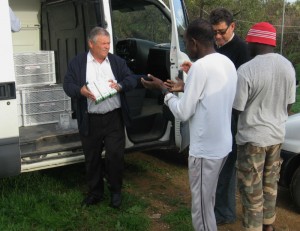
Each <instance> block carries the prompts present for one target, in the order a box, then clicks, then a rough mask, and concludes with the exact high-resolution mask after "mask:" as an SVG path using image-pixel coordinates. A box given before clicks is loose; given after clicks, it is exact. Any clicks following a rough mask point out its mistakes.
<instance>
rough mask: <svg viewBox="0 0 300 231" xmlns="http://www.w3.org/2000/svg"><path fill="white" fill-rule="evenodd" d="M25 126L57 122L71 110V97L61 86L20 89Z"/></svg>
mask: <svg viewBox="0 0 300 231" xmlns="http://www.w3.org/2000/svg"><path fill="white" fill-rule="evenodd" d="M19 91H20V98H21V103H20V105H21V110H22V114H21V116H22V121H23V126H32V125H39V124H49V123H57V122H59V120H60V114H62V113H65V112H70V111H71V98H69V97H68V96H67V95H66V94H65V92H64V90H63V88H62V87H61V86H58V85H55V86H48V87H38V88H27V89H20V90H19Z"/></svg>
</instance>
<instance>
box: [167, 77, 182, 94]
mask: <svg viewBox="0 0 300 231" xmlns="http://www.w3.org/2000/svg"><path fill="white" fill-rule="evenodd" d="M176 80H177V82H175V81H174V80H170V79H168V80H167V82H164V84H165V86H166V87H167V88H168V90H169V91H170V92H183V91H184V82H183V81H182V79H180V78H178V77H176Z"/></svg>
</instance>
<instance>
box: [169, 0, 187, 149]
mask: <svg viewBox="0 0 300 231" xmlns="http://www.w3.org/2000/svg"><path fill="white" fill-rule="evenodd" d="M169 2H170V10H171V19H172V39H171V50H170V63H171V67H170V73H171V79H172V80H174V81H176V79H175V78H176V77H177V76H179V75H180V71H181V68H180V65H181V64H182V63H183V62H184V61H190V59H189V57H188V56H187V54H186V49H185V44H184V33H185V30H186V28H187V25H188V16H187V11H186V7H185V4H184V1H183V0H170V1H169ZM185 78H186V74H185V73H183V80H185ZM181 95H182V93H178V96H179V97H180V96H181ZM175 142H176V145H177V146H178V147H180V151H183V150H184V149H186V148H187V147H188V145H189V143H190V137H189V127H188V122H181V121H179V120H177V119H175Z"/></svg>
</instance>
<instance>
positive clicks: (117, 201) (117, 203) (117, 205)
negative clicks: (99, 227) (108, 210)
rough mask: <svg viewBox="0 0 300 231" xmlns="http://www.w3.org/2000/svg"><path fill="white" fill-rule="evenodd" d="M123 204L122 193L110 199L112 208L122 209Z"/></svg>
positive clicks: (113, 195)
mask: <svg viewBox="0 0 300 231" xmlns="http://www.w3.org/2000/svg"><path fill="white" fill-rule="evenodd" d="M121 203H122V197H121V193H112V194H111V198H110V205H109V206H110V207H112V208H115V209H117V208H120V206H121Z"/></svg>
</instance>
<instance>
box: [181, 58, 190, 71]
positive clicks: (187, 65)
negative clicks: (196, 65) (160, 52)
mask: <svg viewBox="0 0 300 231" xmlns="http://www.w3.org/2000/svg"><path fill="white" fill-rule="evenodd" d="M191 66H192V63H191V62H190V61H184V62H183V63H182V64H181V65H180V67H181V69H182V70H183V71H184V72H185V73H188V72H189V70H190V68H191Z"/></svg>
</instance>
